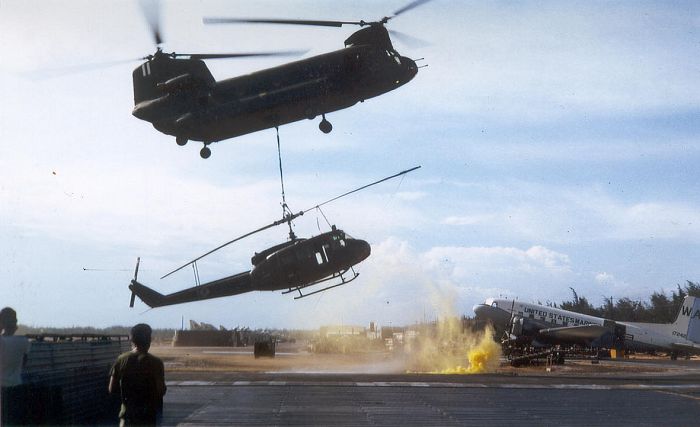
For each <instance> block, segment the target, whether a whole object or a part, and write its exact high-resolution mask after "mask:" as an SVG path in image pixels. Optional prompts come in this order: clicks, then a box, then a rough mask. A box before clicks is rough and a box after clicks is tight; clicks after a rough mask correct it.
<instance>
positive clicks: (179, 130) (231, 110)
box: [132, 0, 429, 159]
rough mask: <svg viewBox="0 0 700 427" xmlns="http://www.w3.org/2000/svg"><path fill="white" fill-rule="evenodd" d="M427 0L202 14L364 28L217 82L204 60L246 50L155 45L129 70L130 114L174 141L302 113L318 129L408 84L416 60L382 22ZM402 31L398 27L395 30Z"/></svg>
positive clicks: (213, 136) (251, 128)
mask: <svg viewBox="0 0 700 427" xmlns="http://www.w3.org/2000/svg"><path fill="white" fill-rule="evenodd" d="M427 1H429V0H415V1H413V2H411V3H409V4H408V5H406V6H404V7H403V8H401V9H399V10H397V11H396V12H394V14H393V15H392V16H389V17H384V18H382V19H381V20H379V21H374V22H365V21H356V22H354V21H313V20H282V19H234V18H204V23H206V24H224V23H257V24H260V23H263V24H293V25H314V26H331V27H341V26H343V25H359V26H361V27H366V28H362V29H360V30H358V31H356V32H355V33H353V34H352V35H351V36H350V37H348V38H347V40H345V48H344V49H340V50H336V51H333V52H329V53H325V54H322V55H317V56H313V57H310V58H306V59H302V60H299V61H295V62H291V63H287V64H284V65H280V66H277V67H274V68H269V69H265V70H261V71H257V72H254V73H251V74H247V75H243V76H239V77H234V78H230V79H225V80H220V81H216V80H215V78H214V77H213V76H212V74H211V72H210V71H209V69H208V68H207V66H206V64H205V63H204V62H203V61H202V60H203V59H215V58H232V57H242V56H271V55H274V53H257V54H256V53H251V54H179V53H174V52H173V53H165V52H163V51H162V50H161V48H160V47H158V48H157V50H156V52H155V53H154V54H152V55H149V56H147V57H145V58H143V59H146V62H144V63H143V64H141V65H140V66H139V67H137V68H136V69H135V70H134V71H133V86H134V104H135V106H134V110H133V112H132V114H133V115H134V116H136V117H137V118H139V119H142V120H145V121H147V122H150V123H152V124H153V126H154V127H155V128H156V129H157V130H158V131H160V132H163V133H165V134H167V135H172V136H174V137H175V141H176V142H177V144H178V145H181V146H182V145H185V144H187V142H188V141H189V140H193V141H201V142H203V143H204V147H203V148H202V149H201V151H200V156H201V157H202V158H205V159H206V158H208V157H209V156H210V155H211V150H210V149H209V147H208V145H209V144H211V143H213V142H218V141H221V140H224V139H228V138H233V137H237V136H241V135H245V134H248V133H252V132H256V131H259V130H263V129H268V128H273V127H278V126H281V125H283V124H288V123H292V122H295V121H299V120H302V119H305V118H308V119H313V118H315V117H317V116H319V115H320V116H321V117H322V120H321V122H320V124H319V129H320V130H321V131H322V132H324V133H329V132H330V131H331V130H332V129H333V126H332V125H331V123H330V122H329V121H328V120H326V114H327V113H330V112H333V111H337V110H341V109H344V108H348V107H350V106H352V105H355V104H356V103H357V102H361V101H364V100H365V99H369V98H372V97H375V96H378V95H381V94H384V93H386V92H389V91H391V90H394V89H396V88H398V87H399V86H402V85H404V84H405V83H407V82H409V81H410V80H411V79H413V77H414V76H415V75H416V73H417V72H418V66H417V65H416V62H415V61H414V60H413V59H411V58H408V57H405V56H401V55H400V54H399V53H398V52H397V51H396V50H395V49H394V47H393V45H392V43H391V39H390V38H389V31H388V30H387V29H386V28H385V27H384V25H385V24H386V23H387V22H388V21H389V20H390V19H392V18H394V17H396V16H398V15H400V14H402V13H404V12H406V11H408V10H411V9H413V8H415V7H417V6H419V5H421V4H423V3H426V2H427ZM149 25H150V27H151V31H152V33H153V37H154V39H155V42H156V45H158V46H159V45H160V44H161V42H162V39H161V35H160V29H159V25H158V19H157V16H156V19H149ZM392 33H393V34H395V35H397V36H399V37H400V36H401V33H398V32H395V31H392Z"/></svg>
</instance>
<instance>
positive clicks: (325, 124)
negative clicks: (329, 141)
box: [318, 114, 333, 133]
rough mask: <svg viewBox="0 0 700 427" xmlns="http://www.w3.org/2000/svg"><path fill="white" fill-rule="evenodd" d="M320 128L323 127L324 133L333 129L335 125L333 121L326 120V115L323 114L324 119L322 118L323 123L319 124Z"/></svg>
mask: <svg viewBox="0 0 700 427" xmlns="http://www.w3.org/2000/svg"><path fill="white" fill-rule="evenodd" d="M318 128H319V129H321V132H323V133H330V132H331V131H332V130H333V125H332V124H331V122H329V121H328V120H326V115H325V114H324V115H323V120H321V123H319V124H318Z"/></svg>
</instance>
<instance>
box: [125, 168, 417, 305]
mask: <svg viewBox="0 0 700 427" xmlns="http://www.w3.org/2000/svg"><path fill="white" fill-rule="evenodd" d="M418 168H420V166H416V167H413V168H411V169H407V170H405V171H403V172H399V173H397V174H395V175H392V176H389V177H386V178H383V179H381V180H378V181H375V182H373V183H371V184H367V185H364V186H362V187H359V188H356V189H354V190H352V191H349V192H347V193H344V194H342V195H340V196H337V197H334V198H332V199H329V200H327V201H325V202H323V203H321V204H318V205H316V206H314V207H312V208H309V209H306V210H304V211H300V212H298V213H292V212H291V211H290V210H289V208H288V207H287V204H286V202H285V201H284V184H283V191H282V209H283V216H282V218H281V219H279V220H277V221H274V222H272V223H270V224H268V225H265V226H263V227H260V228H258V229H257V230H254V231H251V232H249V233H246V234H244V235H242V236H239V237H237V238H235V239H233V240H230V241H228V242H226V243H224V244H222V245H220V246H218V247H216V248H215V249H212V250H211V251H209V252H207V253H205V254H204V255H201V256H199V257H197V258H195V259H193V260H191V261H189V262H187V263H185V264H183V265H182V266H180V267H178V268H176V269H175V270H173V271H171V272H170V273H168V274H166V275H164V276H163V277H161V279H163V278H165V277H167V276H169V275H171V274H173V273H175V272H176V271H180V270H182V269H183V268H185V267H187V266H190V265H191V266H192V268H193V270H194V273H195V283H196V285H195V286H193V287H190V288H187V289H184V290H181V291H178V292H174V293H172V294H169V295H162V294H160V293H159V292H157V291H155V290H153V289H151V288H149V287H147V286H145V285H143V284H142V283H140V282H139V281H138V271H139V263H140V259H139V260H137V262H136V269H135V272H134V279H133V280H132V281H131V283H130V284H129V289H130V290H131V301H130V302H129V307H133V306H134V300H135V297H137V296H138V297H139V298H140V299H141V300H142V301H143V302H144V303H146V305H148V306H149V307H152V308H154V307H162V306H166V305H173V304H182V303H186V302H193V301H200V300H205V299H211V298H220V297H225V296H231V295H238V294H242V293H246V292H251V291H277V290H282V291H283V292H282V293H284V294H287V293H291V292H298V293H299V295H298V296H296V297H294V299H299V298H303V297H307V296H309V295H313V294H316V293H319V292H322V291H325V290H328V289H331V288H335V287H338V286H341V285H345V284H347V283H349V282H351V281H353V280H355V279H356V278H357V277H358V276H359V273H356V272H355V270H354V269H353V267H354V266H355V265H356V264H358V263H360V262H361V261H363V260H364V259H366V258H367V257H368V256H369V255H370V252H371V248H370V245H369V243H367V242H366V241H364V240H360V239H354V238H352V237H350V236H349V235H347V234H346V233H345V232H343V230H340V229H338V228H336V227H335V225H333V226H331V231H328V232H325V233H322V234H319V235H317V236H314V237H311V238H308V239H304V238H298V237H296V235H295V234H294V232H293V231H292V220H294V219H295V218H297V217H299V216H301V215H304V214H305V213H306V212H309V211H310V210H312V209H320V207H321V206H323V205H325V204H327V203H330V202H333V201H335V200H338V199H339V198H341V197H345V196H347V195H349V194H352V193H355V192H357V191H360V190H363V189H365V188H367V187H370V186H372V185H376V184H379V183H381V182H384V181H387V180H390V179H392V178H396V177H398V176H402V175H405V174H407V173H409V172H412V171H414V170H416V169H418ZM284 223H287V225H288V226H289V240H288V241H286V242H283V243H280V244H278V245H275V246H272V247H270V248H267V249H265V250H263V251H261V252H257V253H255V254H254V255H253V257H252V258H251V264H252V265H253V268H252V270H250V271H245V272H242V273H238V274H234V275H233V276H228V277H224V278H222V279H218V280H214V281H211V282H208V283H203V284H199V271H198V268H197V261H199V260H200V259H202V258H204V257H206V256H208V255H210V254H212V253H214V252H216V251H218V250H219V249H222V248H224V247H225V246H228V245H230V244H231V243H234V242H237V241H239V240H241V239H244V238H246V237H248V236H251V235H253V234H255V233H259V232H261V231H263V230H267V229H268V228H272V227H276V226H278V225H281V224H284ZM348 271H351V276H350V277H348V278H346V277H345V276H344V275H345V274H346V273H347V272H348ZM332 280H335V281H336V283H333V284H330V286H326V287H325V288H322V289H318V290H315V291H313V292H308V293H303V292H302V290H303V289H306V288H308V287H310V286H314V285H318V284H321V283H325V282H329V281H332Z"/></svg>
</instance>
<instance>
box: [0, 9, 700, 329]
mask: <svg viewBox="0 0 700 427" xmlns="http://www.w3.org/2000/svg"><path fill="white" fill-rule="evenodd" d="M403 4H404V2H403V1H401V0H397V1H384V2H374V1H364V2H340V3H339V2H332V1H286V2H281V1H261V2H216V1H201V2H185V1H172V2H169V1H166V2H164V5H163V21H162V31H163V35H164V38H165V43H164V45H163V48H164V50H165V51H168V52H169V51H173V50H175V51H179V52H206V53H209V52H228V51H232V50H233V51H255V50H277V49H279V50H286V49H309V52H308V53H307V54H306V56H311V55H315V54H319V53H322V52H327V51H330V50H334V49H338V48H341V47H342V45H343V40H345V38H347V37H348V36H349V35H350V34H351V33H352V31H353V28H352V27H343V28H341V29H335V28H307V27H300V28H296V27H281V28H275V27H270V26H253V25H249V26H204V25H202V24H201V18H202V17H203V16H237V17H272V18H307V19H338V20H359V19H365V20H372V19H378V18H381V17H383V16H385V15H388V14H390V13H391V12H392V11H394V10H396V9H398V8H400V7H401V6H403ZM390 28H392V29H396V30H398V31H401V32H404V33H408V34H410V35H413V36H416V37H420V38H422V39H424V40H426V41H428V42H429V43H430V44H429V45H428V46H425V47H409V46H405V45H402V44H401V43H400V42H398V41H395V45H396V48H397V49H398V50H399V52H401V53H402V54H403V55H406V56H410V57H413V58H422V57H424V58H425V61H424V63H427V64H428V65H429V66H428V67H427V68H423V69H421V70H420V72H419V73H418V75H417V76H416V78H415V79H414V80H413V81H411V82H410V83H409V84H407V85H406V86H404V87H401V88H399V89H398V90H395V91H393V92H391V93H389V94H386V95H384V96H381V97H378V98H374V99H370V100H367V101H366V102H364V103H362V104H359V105H356V106H354V107H352V108H350V109H347V110H343V111H340V112H337V113H333V114H330V115H329V116H328V119H329V120H330V121H331V122H332V123H333V126H334V130H333V132H332V133H331V134H330V135H324V134H322V133H320V132H319V131H318V128H317V121H313V122H311V121H303V122H298V123H294V124H291V125H287V126H284V127H282V128H281V129H280V135H281V141H282V150H283V159H284V168H285V172H286V178H285V183H286V191H287V201H288V202H289V204H290V206H291V208H292V209H293V210H301V209H305V208H308V207H310V206H313V205H315V204H317V203H319V202H321V201H323V200H326V199H327V198H329V197H332V196H334V195H337V194H340V193H342V192H344V191H347V190H349V189H352V188H355V187H357V186H360V185H363V184H365V183H368V182H371V181H373V180H375V179H378V178H381V177H383V176H386V175H390V174H393V173H395V172H398V171H400V170H404V169H407V168H409V167H412V166H414V165H422V168H421V169H420V170H419V171H417V172H414V173H412V174H411V175H409V176H407V177H405V178H404V179H403V180H397V181H392V182H388V183H385V184H383V185H381V186H377V187H374V188H372V189H370V190H368V191H365V192H363V193H359V194H357V195H353V196H351V197H349V198H346V199H343V200H341V201H338V202H337V203H334V204H332V205H329V206H328V207H327V208H324V213H325V215H326V216H327V217H328V218H329V219H330V220H331V221H332V222H333V223H335V224H337V225H338V226H339V227H341V228H343V229H345V230H346V231H347V232H348V233H350V234H351V235H353V236H355V237H358V238H363V239H366V240H368V241H369V242H370V243H371V245H372V249H373V252H372V256H371V257H370V258H369V259H368V260H367V261H365V262H364V263H362V264H360V266H359V268H358V270H359V272H360V277H359V278H358V279H357V280H356V281H355V282H353V283H352V284H350V285H348V286H345V287H341V288H339V289H335V290H332V291H330V292H326V293H321V294H319V295H317V296H312V297H310V298H307V299H305V300H300V301H294V300H292V299H291V298H290V297H289V296H284V295H280V294H278V293H252V294H249V295H242V296H237V297H230V298H224V299H219V300H212V301H208V302H200V303H192V304H186V305H182V306H176V307H169V308H162V309H156V310H149V311H146V306H145V305H143V304H141V303H137V306H136V308H134V309H129V308H128V299H129V292H128V289H127V285H128V282H129V280H130V278H131V276H132V274H133V273H132V269H133V266H134V264H135V260H136V257H137V256H141V258H142V271H141V273H140V279H142V281H143V282H144V283H146V284H148V285H150V286H152V287H154V288H155V289H157V290H159V291H161V292H164V293H169V292H172V291H175V290H179V289H181V288H183V287H186V286H189V285H191V284H192V280H193V279H192V275H191V273H189V272H183V273H181V274H180V275H175V276H174V277H172V278H168V279H166V280H159V279H158V277H160V276H161V275H162V274H164V273H165V272H167V271H170V269H172V268H174V267H176V266H178V265H180V264H181V263H183V262H185V261H186V260H188V259H191V258H193V257H194V256H196V255H198V254H200V253H203V252H206V251H207V250H209V249H211V248H212V247H215V246H217V245H218V244H220V243H222V242H224V241H227V240H229V239H231V238H233V237H235V236H237V235H240V234H243V233H245V232H247V231H249V230H251V229H254V228H257V227H259V226H262V225H264V224H267V223H268V222H270V221H272V220H274V219H276V218H278V217H279V214H280V207H279V201H280V200H279V199H280V189H279V177H278V174H277V173H278V172H277V155H276V141H275V134H274V130H268V131H262V132H258V133H255V134H251V135H246V136H243V137H240V138H236V139H233V140H229V141H224V142H222V143H219V144H215V145H213V146H212V152H213V154H212V157H211V158H210V159H208V160H206V161H205V160H202V159H200V158H199V155H198V151H199V148H200V146H199V145H198V144H192V143H191V144H188V145H187V146H186V147H178V146H177V145H176V144H175V143H174V140H173V138H171V137H168V136H166V135H162V134H160V133H158V132H157V131H155V130H154V129H153V128H152V127H151V126H150V125H149V124H147V123H145V122H142V121H139V120H137V119H136V118H134V117H132V116H131V109H132V108H133V98H132V88H131V71H132V70H133V69H134V68H135V67H136V66H138V65H139V62H138V61H135V62H134V63H132V64H126V65H119V66H114V67H111V68H105V69H99V70H90V71H86V72H84V73H80V74H73V75H65V76H58V77H54V78H48V79H37V78H35V77H36V73H33V72H35V71H36V70H41V69H51V68H60V67H68V66H71V65H73V64H85V63H93V62H103V61H110V60H117V59H124V58H138V57H140V56H144V55H146V54H149V53H152V52H153V51H154V46H153V45H152V44H151V38H150V35H149V34H148V29H147V25H146V24H145V21H144V19H143V17H142V16H141V14H140V10H139V8H138V4H137V3H136V2H128V1H104V2H100V3H99V6H98V4H96V3H94V2H90V1H75V2H63V1H55V2H32V1H8V0H3V1H2V2H1V3H0V40H2V43H1V44H0V54H2V55H3V58H6V59H5V60H4V61H3V65H2V67H0V85H1V87H0V89H1V91H2V92H1V93H2V99H3V102H2V104H1V105H0V138H1V139H2V141H3V142H2V144H0V259H1V260H2V261H0V282H1V283H2V286H1V287H0V304H2V305H10V306H13V307H15V308H16V309H17V311H18V313H19V317H20V321H21V322H22V323H26V324H33V325H46V326H49V325H51V326H69V325H94V326H108V325H114V324H132V323H136V322H149V323H151V324H153V325H154V326H159V327H177V326H179V325H180V321H181V319H182V318H183V317H184V319H185V320H187V319H195V320H198V321H206V322H209V323H214V324H222V325H224V326H227V327H233V326H236V325H248V326H251V327H284V326H287V327H317V326H318V325H320V324H325V323H355V324H366V323H368V322H370V321H375V322H378V323H380V324H388V323H389V322H392V323H393V324H399V323H412V322H414V321H416V320H420V319H422V318H423V316H428V317H433V316H436V315H439V314H440V313H443V312H444V311H445V307H444V306H445V303H444V301H450V304H449V305H450V308H451V310H452V312H457V313H464V314H472V313H471V307H472V305H474V304H476V303H478V302H481V301H483V300H484V299H485V298H487V297H490V296H500V295H503V296H508V297H518V298H520V299H523V300H528V301H538V300H539V301H561V300H563V299H568V298H570V290H569V287H574V288H575V289H576V290H577V291H578V292H579V294H582V295H586V296H587V297H589V298H590V299H591V300H592V301H593V302H594V303H601V302H602V299H603V297H604V296H613V297H614V298H620V297H624V296H628V297H631V298H644V297H646V296H648V295H649V294H650V293H651V292H653V291H655V290H657V291H658V290H671V289H674V288H675V286H676V284H678V283H680V284H682V283H684V282H685V280H692V281H698V280H700V247H699V244H700V200H699V197H698V194H700V188H699V187H700V184H699V182H700V179H699V178H700V172H699V171H698V164H700V84H698V80H699V77H700V59H699V58H700V55H699V53H700V32H699V30H700V6H699V5H698V4H697V2H607V1H606V2H559V1H556V2H555V1H553V2H505V1H495V2H468V1H464V2H457V1H446V0H434V1H432V2H430V3H428V4H425V5H423V6H421V7H419V8H416V9H414V10H412V11H411V12H410V13H406V14H405V15H401V16H400V17H397V18H396V19H394V20H392V21H391V22H390ZM283 61H284V59H265V60H251V59H249V60H238V61H209V62H208V65H209V67H210V69H211V70H212V72H213V74H214V76H215V77H216V78H218V79H223V78H227V77H232V76H236V75H239V74H242V73H247V72H251V71H254V70H258V69H261V68H265V67H269V66H274V65H277V64H279V63H282V62H283ZM317 219H318V217H317V216H316V215H307V216H305V217H303V218H301V219H299V220H298V221H297V222H296V225H295V231H296V232H297V234H298V235H305V236H306V235H313V234H317V233H318V232H319V228H318V227H317ZM318 220H319V222H320V223H321V224H323V223H324V221H323V219H322V218H320V219H318ZM321 231H325V229H321ZM285 237H286V232H285V230H284V229H283V228H279V229H277V230H271V231H268V232H266V233H261V234H259V235H257V236H254V237H253V238H250V239H248V240H246V241H244V242H241V243H240V244H237V245H234V246H232V247H230V248H229V249H227V250H226V251H223V252H221V253H219V254H217V255H216V256H214V257H211V258H210V259H208V260H207V261H206V262H201V263H200V265H199V268H200V275H201V277H202V279H203V280H208V279H213V278H218V277H222V276H223V275H228V274H233V273H236V272H239V271H244V270H247V269H249V268H250V264H249V260H250V256H251V255H252V253H253V252H254V251H256V250H258V251H259V250H261V249H263V248H265V247H267V246H269V245H272V244H275V243H278V242H279V241H281V240H283V239H284V238H285ZM84 267H87V268H96V269H105V270H116V271H104V272H97V271H95V272H89V271H83V268H84Z"/></svg>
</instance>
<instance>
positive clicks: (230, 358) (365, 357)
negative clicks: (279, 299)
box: [151, 344, 700, 376]
mask: <svg viewBox="0 0 700 427" xmlns="http://www.w3.org/2000/svg"><path fill="white" fill-rule="evenodd" d="M151 352H152V353H153V354H155V355H156V356H158V357H160V358H161V359H162V360H163V362H164V363H165V368H166V372H170V373H179V374H185V373H187V372H229V373H233V372H240V373H327V374H403V373H406V372H407V371H410V369H408V368H407V364H406V361H405V359H404V358H403V357H401V356H398V355H394V354H392V353H389V352H367V353H356V354H315V353H310V352H308V351H307V350H306V346H305V345H304V344H279V345H278V346H277V353H276V356H275V357H274V358H269V357H260V358H257V359H256V358H255V357H254V356H253V349H252V348H250V347H242V348H235V347H171V346H157V347H153V348H152V349H151ZM455 363H456V364H459V363H460V361H459V360H456V361H455ZM461 363H462V364H463V363H464V362H463V361H462V362H461ZM688 370H691V371H698V372H700V359H699V358H697V357H695V358H693V359H691V360H679V361H673V362H672V361H670V360H668V358H666V357H661V356H647V355H640V356H631V357H628V358H625V359H618V360H601V361H600V362H593V361H591V360H567V361H566V362H565V363H564V364H563V365H554V366H551V367H550V369H549V370H548V369H547V366H545V365H537V366H527V367H519V368H514V367H511V366H510V365H508V364H507V363H506V361H505V360H502V363H501V364H500V367H499V368H497V369H496V371H495V372H492V373H496V374H504V375H539V374H543V373H546V374H548V375H562V376H563V375H571V376H576V375H590V374H594V373H595V374H596V375H604V376H607V375H619V374H630V375H639V374H642V375H666V374H671V375H672V374H674V373H676V374H682V373H684V372H688Z"/></svg>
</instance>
